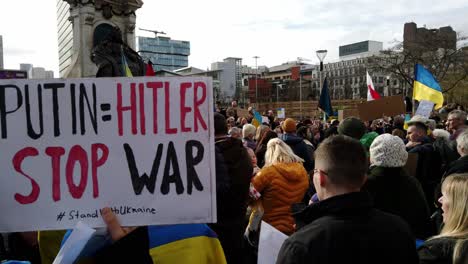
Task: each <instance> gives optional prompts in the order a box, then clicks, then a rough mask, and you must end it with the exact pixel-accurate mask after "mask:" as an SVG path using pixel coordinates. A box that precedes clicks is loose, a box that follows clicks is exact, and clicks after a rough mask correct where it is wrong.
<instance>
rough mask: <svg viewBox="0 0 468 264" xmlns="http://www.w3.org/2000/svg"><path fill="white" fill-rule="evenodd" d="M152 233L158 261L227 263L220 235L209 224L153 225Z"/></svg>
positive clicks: (163, 263)
mask: <svg viewBox="0 0 468 264" xmlns="http://www.w3.org/2000/svg"><path fill="white" fill-rule="evenodd" d="M148 235H149V246H150V255H151V258H152V259H153V262H154V263H160V264H166V263H167V264H169V263H194V264H202V263H219V264H225V263H226V259H225V257H224V251H223V248H222V247H221V243H220V242H219V240H218V236H217V235H216V233H215V232H213V230H211V228H209V227H208V226H207V225H206V224H189V225H167V226H149V227H148Z"/></svg>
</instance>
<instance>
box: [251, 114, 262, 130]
mask: <svg viewBox="0 0 468 264" xmlns="http://www.w3.org/2000/svg"><path fill="white" fill-rule="evenodd" d="M252 111H253V115H254V116H253V119H252V125H254V126H255V127H259V126H260V125H261V124H262V115H261V114H260V113H259V112H257V111H255V110H252Z"/></svg>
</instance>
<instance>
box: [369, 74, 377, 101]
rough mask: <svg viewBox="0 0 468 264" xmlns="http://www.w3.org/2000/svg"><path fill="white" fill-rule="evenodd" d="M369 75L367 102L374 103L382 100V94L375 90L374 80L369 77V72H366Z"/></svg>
mask: <svg viewBox="0 0 468 264" xmlns="http://www.w3.org/2000/svg"><path fill="white" fill-rule="evenodd" d="M366 74H367V101H374V100H377V99H380V94H379V93H378V92H377V91H376V90H375V86H374V83H372V78H371V77H370V75H369V72H367V71H366Z"/></svg>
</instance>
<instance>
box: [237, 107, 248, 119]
mask: <svg viewBox="0 0 468 264" xmlns="http://www.w3.org/2000/svg"><path fill="white" fill-rule="evenodd" d="M237 116H238V117H245V118H248V117H250V114H249V110H247V109H242V108H237Z"/></svg>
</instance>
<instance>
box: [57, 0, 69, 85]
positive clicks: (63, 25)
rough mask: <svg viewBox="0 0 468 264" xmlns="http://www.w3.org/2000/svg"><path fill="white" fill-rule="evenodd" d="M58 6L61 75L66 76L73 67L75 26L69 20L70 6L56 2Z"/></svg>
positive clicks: (58, 0)
mask: <svg viewBox="0 0 468 264" xmlns="http://www.w3.org/2000/svg"><path fill="white" fill-rule="evenodd" d="M56 6H57V38H58V53H59V54H58V55H59V75H60V77H64V74H65V73H66V71H67V70H68V68H69V67H70V65H71V60H72V55H73V26H72V23H71V22H70V21H69V20H68V18H69V17H70V5H69V4H68V3H67V2H66V1H64V0H56Z"/></svg>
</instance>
